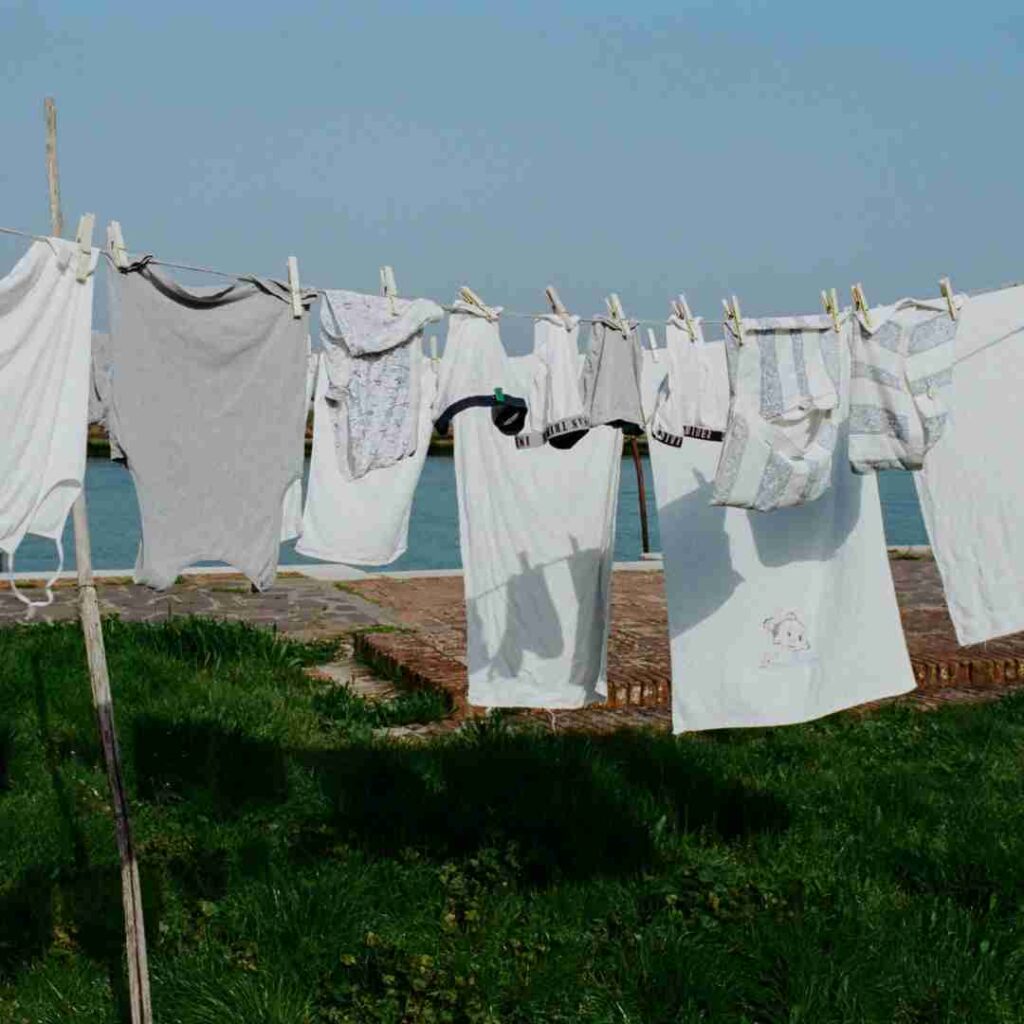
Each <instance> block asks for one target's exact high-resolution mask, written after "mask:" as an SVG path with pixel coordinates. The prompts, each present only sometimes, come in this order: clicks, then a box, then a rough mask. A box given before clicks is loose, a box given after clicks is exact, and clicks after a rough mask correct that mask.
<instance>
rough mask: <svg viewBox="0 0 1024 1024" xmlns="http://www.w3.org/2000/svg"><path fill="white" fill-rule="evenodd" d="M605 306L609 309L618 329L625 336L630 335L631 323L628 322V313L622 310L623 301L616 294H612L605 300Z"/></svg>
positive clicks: (609, 313)
mask: <svg viewBox="0 0 1024 1024" xmlns="http://www.w3.org/2000/svg"><path fill="white" fill-rule="evenodd" d="M604 304H605V305H606V306H607V307H608V315H609V316H610V317H611V319H612V321H613V322H614V323H615V325H616V327H618V329H619V330H620V331H622V333H623V334H626V335H628V334H629V323H628V322H627V321H626V313H625V311H624V310H623V308H622V301H621V299H619V297H618V295H616V294H615V292H612V293H611V295H609V296H608V297H607V298H606V299H605V300H604Z"/></svg>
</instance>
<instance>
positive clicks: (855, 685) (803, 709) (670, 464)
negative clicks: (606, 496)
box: [644, 343, 915, 732]
mask: <svg viewBox="0 0 1024 1024" xmlns="http://www.w3.org/2000/svg"><path fill="white" fill-rule="evenodd" d="M706 355H707V356H708V357H709V358H708V367H709V372H708V373H707V375H706V376H705V377H704V386H705V387H710V388H718V389H720V392H721V394H722V395H724V394H727V392H728V381H727V370H726V360H725V346H724V345H722V344H720V343H711V344H709V345H707V346H706ZM666 362H667V361H665V360H659V361H658V362H655V361H654V360H653V359H652V357H651V354H650V353H649V352H645V353H644V392H645V398H646V399H647V401H650V399H649V398H647V396H650V395H652V394H653V393H655V392H656V391H657V389H658V387H659V385H660V384H661V381H662V379H663V377H664V374H665V372H666ZM842 364H843V374H844V375H846V379H847V380H848V374H849V358H848V353H847V354H846V357H845V358H843V359H842ZM700 382H701V378H700V377H699V376H698V375H691V376H689V377H687V378H685V379H684V380H683V381H681V382H673V383H672V388H673V390H674V391H676V392H678V390H679V388H681V387H686V386H688V385H689V386H700ZM840 390H841V391H843V390H844V389H840ZM702 404H706V403H702ZM845 447H846V432H845V430H843V431H842V432H841V436H840V438H839V440H838V442H837V452H836V456H837V457H836V459H835V461H834V463H833V468H832V481H831V486H830V487H829V488H828V489H827V490H826V491H825V493H824V494H823V495H822V496H821V497H820V498H819V499H818V500H817V501H814V502H812V503H811V504H807V505H801V506H797V507H795V508H787V509H779V510H777V511H774V512H752V511H748V510H746V509H738V508H728V507H723V506H715V505H712V504H711V497H712V491H713V485H714V479H715V469H716V466H717V464H718V459H719V453H720V451H721V448H722V445H721V444H720V443H718V442H716V441H709V440H699V439H697V438H695V437H687V438H686V439H685V440H684V441H683V443H682V445H680V446H679V447H678V448H676V447H670V446H668V445H665V444H662V443H660V442H658V441H655V440H652V441H651V444H650V452H651V463H652V468H653V470H654V484H655V491H656V496H657V504H658V525H659V529H660V532H661V544H662V551H663V557H664V565H665V589H666V595H667V601H668V614H669V632H670V639H671V651H672V720H673V727H674V729H675V731H676V732H685V731H692V730H699V729H718V728H724V727H732V726H767V725H785V724H789V723H792V722H802V721H807V720H809V719H812V718H818V717H820V716H822V715H827V714H829V713H830V712H833V711H837V710H839V709H840V708H846V707H851V706H853V705H856V704H862V703H864V702H866V701H871V700H877V699H879V698H882V697H891V696H895V695H896V694H900V693H906V692H907V691H908V690H911V689H913V688H914V685H915V684H914V677H913V673H912V670H911V666H910V658H909V657H908V655H907V650H906V645H905V643H904V640H903V631H902V628H901V625H900V618H899V612H898V610H897V606H896V594H895V591H894V588H893V583H892V576H891V574H890V571H889V564H888V558H887V555H886V547H885V537H884V534H883V531H882V513H881V507H880V505H879V501H878V485H877V481H876V480H875V478H874V477H873V476H871V477H859V476H855V475H854V474H853V473H851V472H850V467H849V464H848V462H847V459H846V451H845Z"/></svg>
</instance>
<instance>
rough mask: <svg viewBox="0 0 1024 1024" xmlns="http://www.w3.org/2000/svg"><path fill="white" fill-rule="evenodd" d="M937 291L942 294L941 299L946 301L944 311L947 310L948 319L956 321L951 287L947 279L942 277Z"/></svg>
mask: <svg viewBox="0 0 1024 1024" xmlns="http://www.w3.org/2000/svg"><path fill="white" fill-rule="evenodd" d="M939 291H940V292H942V297H943V298H944V299H945V300H946V309H948V310H949V319H950V320H956V318H957V313H956V303H955V302H954V301H953V285H952V283H951V282H950V280H949V278H948V277H944V278H942V279H941V280H940V281H939Z"/></svg>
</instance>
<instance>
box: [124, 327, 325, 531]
mask: <svg viewBox="0 0 1024 1024" xmlns="http://www.w3.org/2000/svg"><path fill="white" fill-rule="evenodd" d="M319 365H320V356H319V355H318V354H314V353H313V351H312V342H311V339H310V338H309V337H308V336H307V337H306V407H307V408H308V407H309V406H310V404H311V403H312V401H313V389H314V387H315V386H316V372H317V367H318V366H319ZM111 457H113V453H111ZM301 534H302V479H301V478H299V479H297V480H293V481H292V482H291V484H290V485H289V487H288V490H287V491H285V494H284V501H283V502H282V503H281V541H282V543H283V542H285V541H289V540H294V539H295V538H296V537H298V536H300V535H301Z"/></svg>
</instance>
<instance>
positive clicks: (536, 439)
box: [516, 314, 590, 450]
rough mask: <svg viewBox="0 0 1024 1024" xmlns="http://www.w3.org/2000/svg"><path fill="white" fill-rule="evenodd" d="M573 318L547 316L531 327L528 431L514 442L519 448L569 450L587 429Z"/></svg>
mask: <svg viewBox="0 0 1024 1024" xmlns="http://www.w3.org/2000/svg"><path fill="white" fill-rule="evenodd" d="M579 325H580V319H579V317H577V316H566V317H562V316H557V315H553V314H549V315H547V316H542V317H538V318H537V320H536V322H535V323H534V325H533V354H534V356H536V367H535V372H534V375H533V380H532V381H531V383H530V394H529V398H528V399H527V402H526V404H527V406H528V407H529V422H530V429H529V430H524V431H523V433H521V434H520V435H519V436H518V437H517V438H516V444H517V445H518V446H519V447H520V448H535V447H536V446H537V445H540V444H550V445H551V447H552V448H559V449H562V450H566V449H569V448H572V447H573V445H575V444H576V442H577V441H579V440H580V439H581V438H582V437H583V436H584V435H585V434H586V432H587V430H588V429H589V428H590V418H589V417H588V416H587V415H586V413H585V412H584V410H583V391H582V386H581V382H580V354H579V331H580V326H579Z"/></svg>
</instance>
